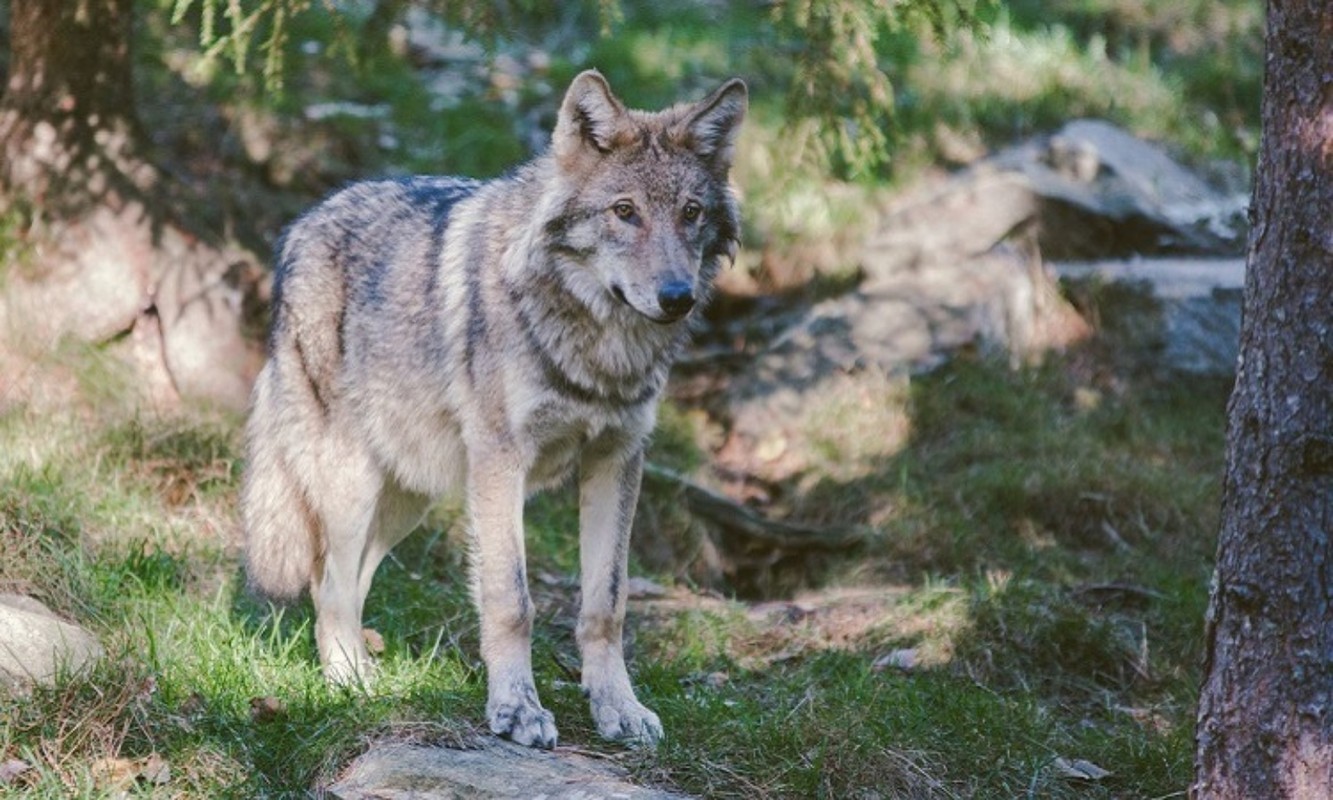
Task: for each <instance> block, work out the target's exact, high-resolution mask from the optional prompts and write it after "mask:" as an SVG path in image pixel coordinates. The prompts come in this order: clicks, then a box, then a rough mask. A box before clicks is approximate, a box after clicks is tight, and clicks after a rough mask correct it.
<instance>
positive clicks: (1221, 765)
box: [1191, 0, 1333, 800]
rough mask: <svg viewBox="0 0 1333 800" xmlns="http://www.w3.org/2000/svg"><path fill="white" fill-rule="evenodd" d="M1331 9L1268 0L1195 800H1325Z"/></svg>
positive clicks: (1331, 564) (1330, 660) (1331, 503)
mask: <svg viewBox="0 0 1333 800" xmlns="http://www.w3.org/2000/svg"><path fill="white" fill-rule="evenodd" d="M1330 41H1333V5H1330V4H1329V3H1327V2H1326V1H1325V0H1270V2H1269V4H1268V32H1267V49H1268V64H1267V73H1266V75H1265V83H1264V101H1263V102H1264V105H1263V141H1262V145H1261V149H1260V154H1259V165H1258V169H1257V173H1256V175H1257V180H1256V185H1255V189H1254V198H1253V203H1252V205H1251V208H1252V212H1251V213H1252V216H1253V221H1254V224H1253V227H1252V230H1251V233H1250V242H1249V252H1250V257H1249V265H1248V272H1247V277H1246V287H1245V301H1244V302H1245V305H1244V309H1245V314H1244V321H1243V324H1242V329H1241V347H1240V361H1239V369H1238V374H1237V378H1236V386H1235V390H1234V392H1233V394H1232V398H1231V404H1230V408H1229V411H1228V415H1229V426H1228V433H1227V467H1226V476H1225V481H1224V484H1223V499H1222V523H1221V531H1220V540H1219V543H1218V563H1217V572H1216V575H1215V578H1214V581H1215V584H1214V589H1213V596H1212V600H1211V602H1210V607H1209V612H1208V623H1207V650H1206V657H1205V664H1204V683H1203V688H1202V693H1201V696H1200V701H1199V716H1198V725H1197V728H1196V752H1195V783H1194V785H1193V787H1192V788H1191V796H1192V797H1195V798H1200V799H1202V798H1245V799H1246V800H1254V799H1255V798H1269V797H1290V798H1326V797H1333V46H1330Z"/></svg>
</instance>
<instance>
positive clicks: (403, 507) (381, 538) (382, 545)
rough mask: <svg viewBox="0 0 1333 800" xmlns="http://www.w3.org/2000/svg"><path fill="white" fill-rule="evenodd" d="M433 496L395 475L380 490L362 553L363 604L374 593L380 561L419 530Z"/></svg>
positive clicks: (358, 577)
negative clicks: (404, 483) (415, 489)
mask: <svg viewBox="0 0 1333 800" xmlns="http://www.w3.org/2000/svg"><path fill="white" fill-rule="evenodd" d="M430 502H431V501H430V498H429V497H426V496H425V495H421V494H417V493H416V492H411V491H408V490H407V489H404V488H402V486H400V485H399V484H398V481H396V480H394V479H393V478H392V477H391V478H388V479H387V480H386V481H385V482H384V488H383V490H381V491H380V497H379V502H378V503H377V504H376V506H375V519H374V522H372V523H371V527H370V536H369V537H368V538H367V539H366V546H365V549H364V550H363V551H362V553H361V563H360V565H359V567H358V573H357V583H358V586H359V588H360V595H361V605H362V608H363V609H364V607H365V603H366V596H367V595H369V594H370V584H371V581H372V579H374V577H375V570H376V569H378V568H379V565H380V562H381V561H383V560H384V557H385V556H386V555H388V554H389V551H390V550H392V549H393V548H394V545H396V544H398V543H399V542H401V541H402V540H403V539H406V538H407V535H408V534H410V533H411V532H412V531H414V530H416V527H417V525H419V524H420V523H421V519H422V517H424V516H426V511H427V509H429V508H430Z"/></svg>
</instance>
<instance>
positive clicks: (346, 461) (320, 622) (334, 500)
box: [310, 447, 384, 684]
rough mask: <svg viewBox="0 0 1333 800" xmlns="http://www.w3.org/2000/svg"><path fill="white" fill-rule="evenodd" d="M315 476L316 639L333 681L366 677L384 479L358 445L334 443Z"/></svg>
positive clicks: (356, 680)
mask: <svg viewBox="0 0 1333 800" xmlns="http://www.w3.org/2000/svg"><path fill="white" fill-rule="evenodd" d="M322 455H323V456H325V457H324V458H321V459H320V462H321V463H320V464H319V467H320V468H319V469H318V471H317V473H316V474H315V475H314V476H312V477H314V478H316V479H318V480H312V481H311V486H312V489H313V490H316V491H312V492H311V498H310V499H311V505H312V506H314V511H315V513H316V514H317V515H319V518H320V521H321V523H322V525H323V529H324V552H323V553H322V556H323V558H322V559H318V560H317V563H316V568H315V574H314V576H313V577H312V579H311V585H310V597H311V599H312V600H313V601H314V604H315V643H316V644H317V645H318V646H319V660H320V663H321V664H323V665H324V675H325V677H327V678H328V679H329V681H330V682H332V683H338V684H356V683H364V682H366V681H368V680H369V679H370V678H371V677H372V671H373V669H374V661H373V660H372V659H371V657H370V652H369V651H368V650H367V649H366V644H365V641H364V639H363V637H362V634H361V603H362V595H361V586H360V570H361V558H362V553H364V552H365V551H366V546H367V542H368V540H369V538H370V535H371V525H372V523H373V521H374V517H375V509H376V506H377V504H378V501H379V495H380V491H381V489H382V487H383V485H384V479H383V477H382V476H381V475H380V473H379V471H378V470H377V469H376V468H375V466H374V465H373V464H372V463H371V461H370V459H369V458H368V457H366V456H364V455H362V454H361V453H359V452H356V450H354V449H353V448H350V447H349V448H337V449H336V450H335V448H332V447H331V448H329V450H328V451H326V452H325V453H323V454H322Z"/></svg>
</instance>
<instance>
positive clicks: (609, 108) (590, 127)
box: [551, 69, 627, 165]
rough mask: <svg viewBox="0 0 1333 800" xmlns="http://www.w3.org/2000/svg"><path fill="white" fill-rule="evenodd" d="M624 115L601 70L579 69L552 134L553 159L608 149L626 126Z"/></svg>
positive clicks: (564, 160) (566, 162)
mask: <svg viewBox="0 0 1333 800" xmlns="http://www.w3.org/2000/svg"><path fill="white" fill-rule="evenodd" d="M626 115H627V112H626V111H625V106H624V105H623V104H622V103H621V102H620V101H619V100H617V99H616V96H615V95H614V94H612V93H611V86H610V85H609V84H607V82H606V78H603V77H602V73H600V72H598V71H597V70H595V69H590V70H587V71H585V72H581V73H579V75H578V77H576V78H574V82H573V83H571V84H570V85H569V90H568V91H567V92H565V100H564V102H563V103H561V104H560V115H559V117H557V119H556V123H555V134H554V135H553V136H552V137H551V148H552V150H554V152H555V157H556V159H557V160H558V161H559V162H560V163H561V164H564V165H570V163H571V162H572V161H573V160H575V159H577V158H579V157H580V156H581V155H583V154H584V153H587V152H594V153H606V152H609V151H610V150H611V149H612V148H613V147H615V145H616V144H617V140H618V139H619V138H621V136H622V134H623V132H624V131H625V130H626V125H625V118H626Z"/></svg>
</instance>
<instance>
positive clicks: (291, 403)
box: [241, 178, 477, 599]
mask: <svg viewBox="0 0 1333 800" xmlns="http://www.w3.org/2000/svg"><path fill="white" fill-rule="evenodd" d="M476 186H477V184H476V183H475V182H471V181H461V180H455V179H451V178H413V179H408V180H403V181H374V182H366V183H359V184H354V185H352V186H350V187H348V188H346V189H343V190H342V191H340V192H338V193H336V194H334V195H333V196H331V197H329V198H328V199H326V200H325V201H324V202H322V203H320V204H319V205H317V206H315V207H314V208H313V209H311V210H310V211H309V212H307V213H306V214H305V215H304V216H302V217H301V218H300V219H298V220H297V221H296V222H295V223H293V224H292V226H291V227H290V228H289V229H288V231H287V232H286V234H285V235H284V236H283V239H282V242H281V243H280V245H279V247H278V252H277V263H276V265H275V269H274V284H273V285H274V290H273V311H272V322H271V327H270V331H269V340H268V355H269V361H268V363H267V364H266V365H265V366H264V369H263V371H262V372H261V373H260V375H259V379H258V381H257V382H256V384H255V390H254V394H253V397H252V400H251V410H250V418H249V421H248V424H247V426H246V437H247V440H248V452H249V455H250V458H249V462H248V463H247V465H246V473H245V479H244V482H243V485H242V489H241V519H242V525H243V527H244V530H245V550H246V571H247V574H248V577H249V581H250V585H251V587H252V588H253V589H255V590H257V591H258V592H260V593H262V594H264V595H267V596H270V597H273V598H275V599H293V598H295V597H297V596H299V595H300V594H301V592H302V591H304V590H305V589H306V588H307V587H308V586H309V585H310V579H311V576H312V574H313V572H314V570H315V569H317V565H318V564H319V563H320V562H321V561H322V560H323V554H324V547H325V546H324V531H323V525H322V523H321V522H320V513H319V509H318V508H316V507H315V506H314V505H313V504H312V502H311V499H310V497H311V493H310V492H309V491H308V490H307V487H308V486H310V485H312V482H319V481H321V480H324V481H326V480H327V479H328V475H327V474H326V473H328V472H329V471H330V470H335V469H337V468H338V465H337V464H330V463H325V462H326V461H327V459H324V458H321V457H320V455H319V452H320V449H321V448H319V447H318V446H317V444H318V443H319V442H320V441H322V440H325V439H327V437H329V436H331V435H337V433H336V432H331V431H330V427H329V426H331V425H334V424H336V423H335V420H336V419H337V416H338V415H337V410H338V409H337V405H338V404H339V402H340V385H339V384H340V380H339V376H340V373H341V371H342V370H343V367H344V364H343V361H344V359H345V358H346V354H347V349H348V343H347V342H346V341H345V338H344V337H345V336H346V334H347V332H348V330H349V328H351V329H361V328H362V327H363V326H356V325H349V317H353V316H356V315H366V314H371V313H377V312H376V309H373V308H367V307H368V306H373V305H374V304H375V302H376V299H375V295H376V293H377V292H378V291H379V290H380V287H381V286H382V284H383V283H385V282H387V281H388V280H389V277H388V276H387V275H386V271H388V270H402V269H416V270H420V271H422V272H423V273H424V272H425V271H428V270H430V269H433V268H436V267H437V266H438V265H433V264H429V263H425V262H423V261H421V260H420V259H418V260H417V263H414V264H404V263H401V259H399V258H396V254H399V253H401V252H402V250H403V247H404V242H409V243H410V242H411V241H412V240H414V239H415V240H417V241H419V242H420V241H422V240H430V239H431V238H432V237H439V236H440V235H442V232H443V229H444V227H445V226H446V225H447V223H448V215H449V210H450V209H451V208H452V206H453V205H454V204H455V203H456V202H457V201H458V200H460V199H462V198H464V197H466V196H468V195H469V194H471V192H472V191H473V190H474V189H475V188H476ZM409 249H412V248H409ZM415 249H416V250H417V251H418V252H424V251H428V250H429V249H430V248H429V247H428V246H424V245H423V246H419V247H416V248H415ZM385 314H386V316H389V315H392V310H388V311H387V312H385Z"/></svg>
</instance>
